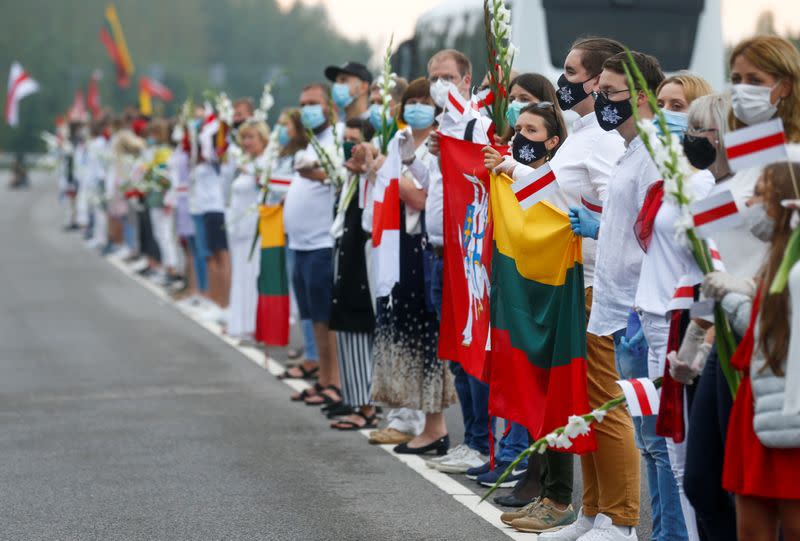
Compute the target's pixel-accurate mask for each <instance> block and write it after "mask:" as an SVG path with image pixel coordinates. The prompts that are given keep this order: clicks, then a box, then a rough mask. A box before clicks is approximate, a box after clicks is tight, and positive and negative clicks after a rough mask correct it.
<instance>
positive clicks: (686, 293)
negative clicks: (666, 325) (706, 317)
mask: <svg viewBox="0 0 800 541" xmlns="http://www.w3.org/2000/svg"><path fill="white" fill-rule="evenodd" d="M696 284H697V280H696V279H694V277H693V276H692V275H691V274H686V275H684V276H682V277H681V279H680V280H679V281H678V287H676V288H675V293H673V294H672V299H670V301H669V304H668V305H667V312H672V311H673V310H688V309H689V308H691V307H692V304H694V286H695V285H696Z"/></svg>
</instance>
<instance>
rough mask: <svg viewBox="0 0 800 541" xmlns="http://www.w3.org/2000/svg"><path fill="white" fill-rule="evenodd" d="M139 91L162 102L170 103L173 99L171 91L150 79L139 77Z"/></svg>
mask: <svg viewBox="0 0 800 541" xmlns="http://www.w3.org/2000/svg"><path fill="white" fill-rule="evenodd" d="M139 91H140V92H147V93H148V94H150V95H151V96H153V97H154V98H158V99H160V100H162V101H171V100H172V97H173V96H172V90H170V89H169V88H167V87H166V86H164V85H163V84H161V83H159V82H158V81H156V80H155V79H151V78H150V77H141V78H140V79H139Z"/></svg>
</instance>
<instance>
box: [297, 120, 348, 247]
mask: <svg viewBox="0 0 800 541" xmlns="http://www.w3.org/2000/svg"><path fill="white" fill-rule="evenodd" d="M339 132H340V133H341V130H340V131H339ZM317 139H318V140H319V143H320V144H321V145H322V147H323V148H326V147H330V146H332V145H333V144H334V140H333V128H331V127H330V126H329V127H328V128H326V129H325V130H324V131H322V132H321V133H320V134H318V135H317ZM301 153H305V154H306V156H307V157H308V158H310V159H314V160H316V159H317V158H318V156H317V153H316V152H315V151H314V147H312V146H311V145H309V146H308V148H306V149H305V150H301V151H299V152H298V153H297V156H298V159H299V158H300V155H301ZM333 197H334V190H333V186H332V185H330V184H328V183H324V182H319V181H317V180H309V179H307V178H305V177H303V176H301V175H299V174H297V173H295V175H294V177H293V179H292V185H291V186H290V187H289V191H288V193H287V194H286V200H285V202H284V207H283V225H284V228H285V229H286V236H287V237H288V238H289V243H288V244H289V248H290V249H292V250H303V251H308V250H320V249H322V248H332V247H333V237H331V234H330V230H331V226H332V225H333Z"/></svg>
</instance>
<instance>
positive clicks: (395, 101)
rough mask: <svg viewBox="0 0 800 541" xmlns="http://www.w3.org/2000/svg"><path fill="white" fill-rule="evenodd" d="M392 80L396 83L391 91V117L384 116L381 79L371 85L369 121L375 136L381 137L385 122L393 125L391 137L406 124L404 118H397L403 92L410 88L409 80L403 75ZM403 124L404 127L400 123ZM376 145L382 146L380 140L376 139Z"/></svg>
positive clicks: (390, 125)
mask: <svg viewBox="0 0 800 541" xmlns="http://www.w3.org/2000/svg"><path fill="white" fill-rule="evenodd" d="M392 82H393V83H394V85H393V86H392V88H391V90H390V91H389V97H390V101H389V118H386V119H384V118H383V99H382V98H381V82H380V81H379V80H376V81H373V83H372V85H370V87H369V109H368V112H369V123H370V125H371V126H372V129H373V131H374V133H375V137H379V136H380V135H379V134H380V132H381V130H382V129H383V125H384V122H385V123H386V125H387V126H389V127H391V137H394V134H395V133H396V132H397V130H398V129H401V128H402V127H404V126H405V123H404V122H403V120H402V119H400V118H397V111H398V109H399V106H400V100H401V99H402V98H403V93H404V92H405V91H406V88H408V81H406V80H405V79H403V78H402V77H397V76H395V77H393V78H392ZM399 124H402V127H401V126H400V125H399ZM375 143H376V146H378V147H380V141H379V140H376V141H375Z"/></svg>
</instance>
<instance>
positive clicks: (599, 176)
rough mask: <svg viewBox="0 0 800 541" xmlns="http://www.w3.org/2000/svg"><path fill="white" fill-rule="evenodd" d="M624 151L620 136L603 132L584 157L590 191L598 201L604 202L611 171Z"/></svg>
mask: <svg viewBox="0 0 800 541" xmlns="http://www.w3.org/2000/svg"><path fill="white" fill-rule="evenodd" d="M624 152H625V146H624V144H623V143H622V139H621V138H620V137H616V136H613V134H611V135H606V134H603V135H602V136H600V137H598V138H597V140H596V142H595V144H594V145H593V148H592V151H591V153H590V154H589V156H587V157H586V162H585V163H586V170H587V172H588V173H589V174H588V177H589V181H590V182H591V185H592V191H593V192H594V194H593V195H595V196H596V197H597V198H598V199H600V201H603V202H605V200H606V193H607V189H608V182H609V180H610V175H611V171H613V169H614V166H615V165H616V163H617V160H619V158H620V156H622V154H623V153H624Z"/></svg>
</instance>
